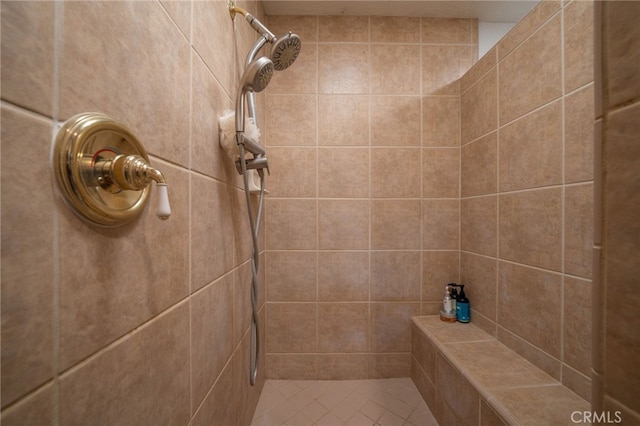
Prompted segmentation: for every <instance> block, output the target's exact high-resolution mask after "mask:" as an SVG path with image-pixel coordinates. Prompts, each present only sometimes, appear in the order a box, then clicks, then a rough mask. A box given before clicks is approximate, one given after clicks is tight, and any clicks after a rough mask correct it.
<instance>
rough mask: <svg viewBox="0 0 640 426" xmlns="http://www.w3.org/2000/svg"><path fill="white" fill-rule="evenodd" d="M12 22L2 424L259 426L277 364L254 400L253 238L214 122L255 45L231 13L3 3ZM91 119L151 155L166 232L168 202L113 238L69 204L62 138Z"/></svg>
mask: <svg viewBox="0 0 640 426" xmlns="http://www.w3.org/2000/svg"><path fill="white" fill-rule="evenodd" d="M241 6H243V7H246V8H248V9H249V10H250V11H252V12H253V13H256V14H258V15H260V16H261V15H262V13H261V12H260V11H259V10H256V8H257V3H255V2H242V3H241ZM1 13H2V424H3V425H14V424H21V425H24V424H85V425H88V424H132V425H139V424H187V423H190V422H191V423H190V424H193V425H198V424H204V425H211V424H225V425H227V424H248V423H249V422H250V421H251V417H252V414H253V408H254V407H255V404H256V403H257V398H258V396H259V392H260V389H261V385H262V384H263V383H264V369H263V368H262V369H261V374H260V376H259V378H260V381H259V383H258V386H256V387H254V388H250V387H249V372H248V365H249V354H248V350H249V342H248V329H249V312H250V306H251V305H250V299H249V295H250V293H249V280H250V267H249V264H248V260H249V257H250V254H251V247H250V238H249V233H248V224H247V219H246V210H245V207H244V193H243V191H241V190H240V180H239V179H238V175H237V173H236V171H235V170H234V167H233V165H232V164H230V161H228V159H227V158H226V156H225V154H224V153H223V152H222V151H221V150H220V148H219V145H218V123H217V118H218V116H219V115H220V114H221V113H222V111H223V109H225V108H231V107H233V105H234V103H233V102H234V100H235V96H236V87H237V81H238V79H239V76H240V73H241V71H242V65H243V63H244V59H245V55H246V52H247V51H248V50H249V48H250V46H251V45H252V43H253V40H255V38H256V34H255V32H254V31H253V30H252V29H250V27H249V26H248V25H247V24H246V23H245V22H242V21H241V20H239V19H237V20H236V23H235V26H234V23H233V22H232V21H231V19H230V16H229V13H228V10H227V5H226V2H225V1H209V2H189V1H185V2H156V1H153V2H152V1H145V2H139V1H132V2H120V1H118V2H93V1H91V2H57V3H54V2H21V1H19V2H10V1H2V3H1ZM259 101H260V103H261V106H263V98H262V97H260V98H259ZM86 111H99V112H103V113H106V114H109V115H112V116H113V117H114V118H116V119H118V120H120V121H121V122H123V123H124V124H125V125H127V126H128V127H130V128H131V129H132V130H133V133H134V134H136V135H137V137H138V138H139V139H140V141H141V142H142V144H143V145H144V146H145V147H146V148H147V150H148V151H149V153H150V155H151V161H152V164H153V165H155V166H157V167H158V168H159V169H160V170H161V171H162V172H163V173H164V174H165V176H166V178H167V181H168V184H169V194H170V198H171V204H172V209H173V214H172V216H171V218H170V219H169V220H168V221H166V222H165V221H160V220H158V219H157V218H156V217H155V213H154V210H155V207H154V206H155V190H154V191H153V192H152V197H151V198H152V199H151V200H150V201H151V202H150V203H149V204H150V205H149V206H148V208H147V209H146V210H145V212H144V213H143V215H142V217H141V218H140V219H139V220H137V221H135V222H134V223H132V224H130V225H127V226H124V227H121V228H117V229H99V228H96V227H92V226H88V225H85V224H84V223H83V222H82V221H81V220H80V219H78V218H77V217H76V216H74V215H73V214H72V212H71V211H70V210H69V209H68V208H67V207H65V206H64V205H63V204H62V203H61V202H60V201H59V200H57V199H56V196H55V195H54V194H55V191H54V189H53V188H54V187H53V183H52V182H53V176H52V173H51V171H50V169H51V168H50V165H49V153H50V151H51V136H52V131H53V128H54V126H55V124H56V122H57V121H59V120H65V119H67V118H69V117H71V116H73V115H74V114H78V113H81V112H86ZM262 259H263V260H264V256H262ZM262 270H263V269H262ZM261 302H262V301H261ZM261 304H262V303H261ZM262 317H263V318H264V310H263V309H262ZM261 365H262V366H263V365H264V363H263V358H262V359H261Z"/></svg>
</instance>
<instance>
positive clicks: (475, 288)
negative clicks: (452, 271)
mask: <svg viewBox="0 0 640 426" xmlns="http://www.w3.org/2000/svg"><path fill="white" fill-rule="evenodd" d="M497 272H498V265H497V261H496V259H493V258H489V257H484V256H478V255H476V254H473V253H465V252H462V253H461V254H460V282H461V283H462V284H464V285H465V287H464V291H465V293H466V295H467V297H468V298H469V300H470V305H471V309H473V310H474V311H477V312H479V313H480V314H481V315H483V316H484V317H486V318H487V319H488V320H491V321H495V320H496V304H497V300H496V294H497V292H496V289H497V284H496V279H497ZM472 320H473V318H472Z"/></svg>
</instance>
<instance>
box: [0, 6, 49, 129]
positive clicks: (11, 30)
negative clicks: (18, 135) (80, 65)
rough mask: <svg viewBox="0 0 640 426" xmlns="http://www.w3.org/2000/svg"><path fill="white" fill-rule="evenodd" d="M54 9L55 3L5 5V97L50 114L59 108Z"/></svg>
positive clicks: (3, 97)
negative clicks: (56, 101) (55, 92)
mask: <svg viewBox="0 0 640 426" xmlns="http://www.w3.org/2000/svg"><path fill="white" fill-rule="evenodd" d="M54 9H55V4H54V3H51V2H5V3H3V4H2V35H1V37H2V53H1V54H0V55H1V60H2V100H3V101H8V102H12V103H14V104H16V105H21V106H23V107H25V108H27V109H29V110H31V111H36V112H38V113H41V114H44V115H47V116H49V117H53V111H54V107H55V105H54V98H53V78H52V77H51V76H52V75H53V68H54V42H55V38H54V30H55V29H54V24H55V22H54V12H55V10H54ZM26 52H28V54H26Z"/></svg>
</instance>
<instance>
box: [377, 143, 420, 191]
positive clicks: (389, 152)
mask: <svg viewBox="0 0 640 426" xmlns="http://www.w3.org/2000/svg"><path fill="white" fill-rule="evenodd" d="M420 166H421V164H420V149H419V148H373V149H372V150H371V196H372V197H375V198H418V197H420V180H421V167H420Z"/></svg>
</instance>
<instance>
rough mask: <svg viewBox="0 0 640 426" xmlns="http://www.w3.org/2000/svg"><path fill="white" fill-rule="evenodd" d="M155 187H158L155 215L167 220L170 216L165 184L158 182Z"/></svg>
mask: <svg viewBox="0 0 640 426" xmlns="http://www.w3.org/2000/svg"><path fill="white" fill-rule="evenodd" d="M156 187H157V188H158V209H157V210H156V215H157V216H158V217H159V218H160V219H162V220H167V219H169V216H171V206H170V205H169V192H168V191H167V184H166V183H159V184H157V185H156Z"/></svg>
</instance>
